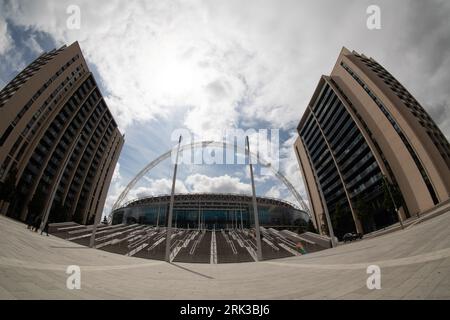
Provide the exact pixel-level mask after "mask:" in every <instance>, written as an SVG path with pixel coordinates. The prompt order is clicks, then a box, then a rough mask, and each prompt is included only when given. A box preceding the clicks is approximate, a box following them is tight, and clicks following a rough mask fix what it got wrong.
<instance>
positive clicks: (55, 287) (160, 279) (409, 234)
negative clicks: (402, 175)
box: [0, 211, 450, 299]
mask: <svg viewBox="0 0 450 320" xmlns="http://www.w3.org/2000/svg"><path fill="white" fill-rule="evenodd" d="M449 230H450V211H447V212H446V213H444V214H441V215H439V216H436V217H434V218H432V219H428V220H424V221H422V222H420V223H419V222H418V223H414V224H411V225H409V226H408V227H407V228H405V229H404V230H399V231H395V232H391V233H388V234H385V235H382V236H378V237H373V238H369V239H364V240H361V241H357V242H354V243H350V244H346V245H341V246H339V247H337V248H333V249H328V250H324V251H320V252H315V253H311V254H307V255H303V256H299V257H290V258H284V259H277V260H271V261H264V262H249V263H229V264H214V265H213V264H194V263H192V264H188V263H173V264H169V263H166V262H163V261H153V260H146V259H140V258H135V257H126V256H122V255H118V254H114V253H109V252H105V251H101V250H96V249H89V248H87V247H84V246H81V245H78V244H76V243H72V242H68V241H65V240H63V239H59V238H56V237H53V236H49V237H47V236H41V235H39V234H37V233H34V232H31V231H29V230H27V228H26V226H25V225H24V224H22V223H19V222H16V221H13V220H10V219H8V218H5V217H3V216H1V217H0V298H1V299H124V298H125V299H450V231H449ZM69 265H78V266H79V267H80V269H81V289H79V290H77V289H73V290H69V289H67V287H66V280H67V278H68V277H69V275H68V274H66V270H67V267H68V266H69ZM369 265H378V266H379V267H380V268H381V289H380V290H377V289H373V290H369V289H368V288H367V286H366V281H367V278H368V277H369V276H370V275H369V274H367V267H368V266H369Z"/></svg>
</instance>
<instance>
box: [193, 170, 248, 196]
mask: <svg viewBox="0 0 450 320" xmlns="http://www.w3.org/2000/svg"><path fill="white" fill-rule="evenodd" d="M185 183H186V185H187V186H188V187H189V189H190V190H191V191H192V192H207V193H245V194H249V193H251V187H250V185H249V184H246V183H243V182H241V181H240V179H239V178H236V177H231V176H229V175H227V174H225V175H223V176H218V177H209V176H207V175H203V174H198V173H197V174H193V175H190V176H188V177H187V178H186V180H185Z"/></svg>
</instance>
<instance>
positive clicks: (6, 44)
mask: <svg viewBox="0 0 450 320" xmlns="http://www.w3.org/2000/svg"><path fill="white" fill-rule="evenodd" d="M11 47H12V39H11V35H10V34H9V32H8V25H7V24H6V21H5V19H3V18H2V17H1V16H0V54H4V53H6V51H8V50H9V49H10V48H11Z"/></svg>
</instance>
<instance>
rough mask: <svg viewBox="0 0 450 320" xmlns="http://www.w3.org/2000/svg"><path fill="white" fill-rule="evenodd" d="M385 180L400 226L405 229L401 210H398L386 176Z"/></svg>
mask: <svg viewBox="0 0 450 320" xmlns="http://www.w3.org/2000/svg"><path fill="white" fill-rule="evenodd" d="M383 180H384V183H385V184H386V188H387V190H388V193H389V197H390V198H391V201H392V203H393V204H394V208H395V212H396V213H397V217H398V222H399V223H400V226H401V227H402V229H403V228H404V227H403V222H402V217H401V215H400V212H399V209H398V208H397V204H396V203H395V200H394V196H393V195H392V193H391V188H390V187H389V182H388V181H387V179H386V177H385V176H383Z"/></svg>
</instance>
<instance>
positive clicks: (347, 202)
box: [294, 48, 450, 236]
mask: <svg viewBox="0 0 450 320" xmlns="http://www.w3.org/2000/svg"><path fill="white" fill-rule="evenodd" d="M297 130H298V134H299V136H298V138H297V140H296V142H295V144H294V148H295V151H296V155H297V158H298V161H299V164H300V168H301V170H302V174H303V177H304V181H305V186H306V190H307V193H308V196H309V202H310V204H311V211H312V213H313V215H314V216H315V219H316V221H317V227H318V229H319V231H320V232H321V233H322V234H324V233H328V230H327V226H328V223H327V221H326V220H327V219H326V212H325V210H327V211H328V214H329V217H330V222H331V223H332V225H333V229H334V231H335V234H336V235H338V236H342V235H343V234H344V233H346V232H350V231H357V232H361V233H367V232H370V231H373V230H377V229H380V228H383V227H385V226H387V225H389V224H392V223H394V222H396V221H398V220H403V219H405V218H408V217H411V216H413V215H419V214H421V213H424V212H426V211H428V210H431V209H432V208H433V207H435V206H438V205H441V204H442V203H444V202H447V201H449V197H450V144H449V143H448V141H447V139H446V137H445V136H444V135H443V134H442V132H441V131H440V130H439V128H438V126H437V125H436V124H435V122H434V121H433V120H432V118H431V117H430V116H429V114H428V113H427V112H426V111H425V110H424V108H423V107H422V106H421V105H420V104H419V102H417V100H416V99H415V98H414V97H413V96H412V95H411V94H410V93H409V92H408V90H407V89H406V88H405V87H403V86H402V85H401V84H400V83H399V82H398V81H397V80H396V79H395V78H394V77H393V76H392V75H391V74H390V73H389V72H388V71H387V70H386V69H385V68H384V67H382V66H381V65H380V64H379V63H378V62H376V61H375V60H374V59H373V58H368V57H366V56H364V55H361V54H358V53H357V52H355V51H353V52H350V51H349V50H348V49H346V48H343V49H342V51H341V53H340V55H339V57H338V60H337V62H336V64H335V66H334V68H333V71H332V72H331V75H330V76H322V77H321V78H320V80H319V83H318V85H317V88H316V90H315V92H314V94H313V96H312V98H311V101H310V102H309V104H308V106H307V108H306V111H305V112H304V114H303V116H302V118H301V121H300V123H299V125H298V128H297Z"/></svg>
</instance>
